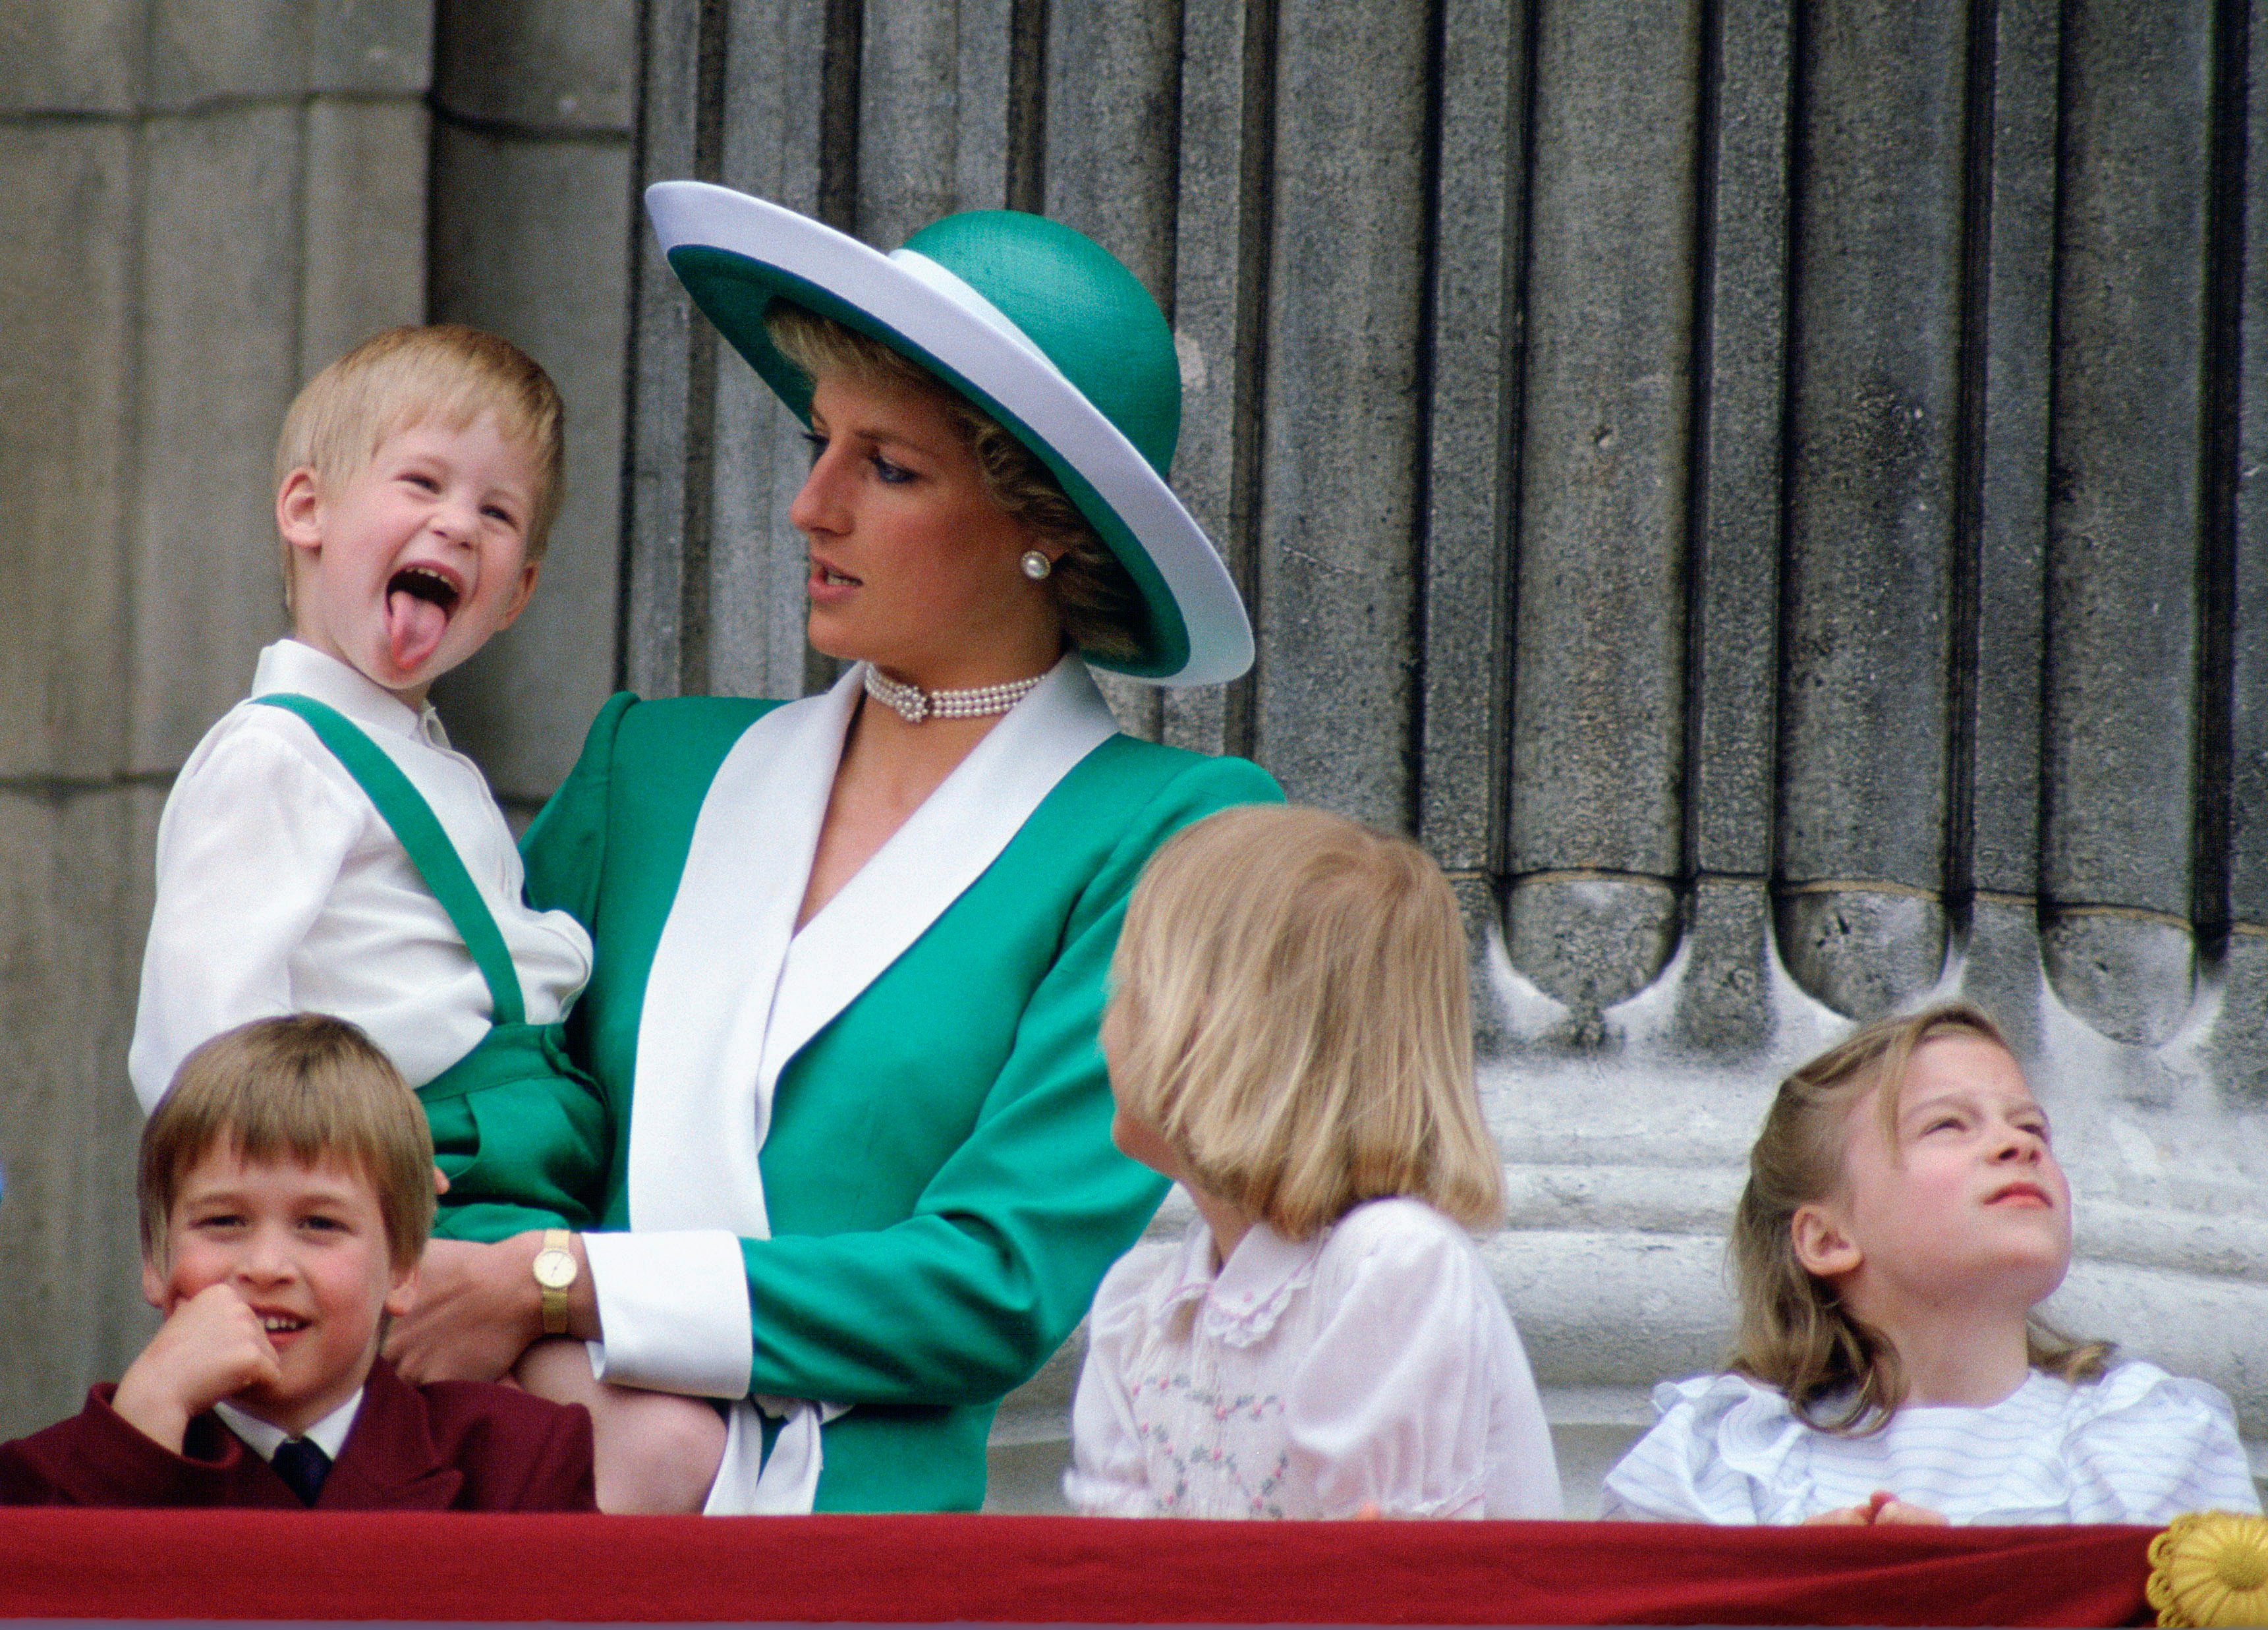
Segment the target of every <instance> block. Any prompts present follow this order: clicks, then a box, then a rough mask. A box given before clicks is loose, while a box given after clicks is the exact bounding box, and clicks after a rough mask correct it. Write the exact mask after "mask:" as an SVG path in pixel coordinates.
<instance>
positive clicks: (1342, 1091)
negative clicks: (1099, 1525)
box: [1064, 806, 1560, 1517]
mask: <svg viewBox="0 0 2268 1630" xmlns="http://www.w3.org/2000/svg"><path fill="white" fill-rule="evenodd" d="M1466 978H1467V975H1466V971H1465V941H1464V934H1463V930H1462V927H1461V926H1460V922H1459V918H1458V913H1457V906H1456V900H1455V899H1454V896H1453V895H1452V894H1451V893H1450V891H1449V886H1448V884H1447V880H1446V879H1444V878H1443V877H1442V876H1441V873H1440V870H1439V869H1438V868H1437V867H1435V866H1434V864H1433V863H1432V861H1430V860H1428V859H1427V858H1426V857H1425V854H1424V852H1423V851H1421V850H1419V849H1418V848H1416V847H1415V846H1414V845H1412V844H1410V843H1408V842H1405V841H1403V840H1401V839H1399V838H1388V837H1382V836H1381V835H1379V834H1378V833H1373V832H1370V831H1367V830H1366V829H1365V828H1363V827H1361V826H1357V825H1356V824H1355V823H1353V822H1352V821H1349V820H1345V819H1341V818H1340V817H1338V816H1336V815H1329V814H1326V813H1325V812H1323V811H1321V810H1310V809H1285V808H1280V807H1270V806H1255V807H1251V808H1245V809H1235V810H1230V811H1225V812H1223V813H1221V814H1218V815H1213V816H1210V817H1208V818H1207V819H1204V820H1202V821H1199V822H1197V824H1196V825H1194V826H1190V827H1189V828H1187V829H1186V830H1185V831H1183V832H1182V833H1180V835H1178V836H1177V837H1175V839H1174V840H1173V841H1171V842H1169V843H1168V844H1167V845H1166V846H1165V848H1162V849H1160V851H1159V853H1158V855H1157V856H1156V858H1155V859H1153V860H1152V862H1151V863H1150V867H1149V870H1147V871H1146V872H1145V874H1144V876H1143V878H1142V881H1141V883H1140V884H1139V885H1138V886H1137V888H1136V889H1135V891H1134V894H1133V898H1132V899H1131V901H1130V903H1129V905H1128V907H1127V914H1126V925H1125V929H1124V930H1123V933H1122V934H1121V935H1120V936H1119V940H1118V947H1117V951H1116V959H1115V960H1114V962H1113V964H1112V968H1111V982H1112V995H1111V1000H1110V1005H1109V1007H1108V1010H1107V1011H1106V1013H1105V1015H1104V1017H1103V1022H1102V1046H1103V1052H1104V1055H1105V1057H1106V1058H1107V1059H1108V1062H1109V1066H1110V1086H1111V1091H1112V1093H1113V1095H1114V1096H1115V1097H1116V1099H1117V1105H1118V1109H1117V1119H1116V1122H1115V1124H1114V1125H1113V1127H1112V1132H1111V1135H1112V1137H1113V1139H1114V1140H1115V1141H1116V1143H1117V1145H1118V1147H1119V1148H1120V1149H1123V1150H1124V1151H1125V1152H1126V1153H1127V1154H1129V1155H1131V1156H1133V1157H1134V1158H1135V1159H1137V1160H1139V1161H1141V1162H1142V1163H1143V1164H1145V1165H1148V1166H1151V1167H1152V1168H1154V1169H1155V1170H1157V1171H1160V1172H1163V1173H1164V1174H1165V1175H1166V1176H1167V1177H1170V1178H1175V1179H1176V1180H1177V1181H1179V1182H1180V1183H1181V1184H1182V1186H1184V1187H1185V1188H1186V1189H1188V1191H1189V1195H1190V1197H1191V1199H1193V1200H1195V1201H1196V1203H1197V1214H1198V1221H1197V1223H1195V1224H1194V1225H1193V1226H1192V1227H1191V1228H1190V1229H1189V1232H1188V1235H1187V1237H1184V1238H1182V1239H1181V1240H1179V1241H1177V1242H1175V1241H1160V1242H1156V1243H1152V1244H1146V1245H1138V1246H1136V1247H1135V1248H1134V1250H1132V1251H1131V1252H1129V1253H1128V1254H1127V1255H1126V1256H1125V1257H1123V1258H1122V1259H1120V1260H1119V1262H1118V1264H1117V1265H1116V1267H1113V1268H1112V1269H1111V1271H1110V1274H1109V1276H1108V1278H1106V1279H1105V1280H1104V1281H1102V1288H1101V1290H1099V1291H1098V1292H1097V1293H1096V1295H1095V1299H1094V1314H1093V1318H1092V1319H1091V1321H1090V1323H1089V1326H1088V1330H1089V1334H1088V1347H1087V1357H1086V1369H1085V1370H1084V1372H1083V1373H1082V1374H1081V1375H1080V1377H1079V1395H1078V1399H1077V1401H1076V1403H1075V1404H1074V1406H1073V1408H1072V1415H1071V1424H1072V1450H1073V1465H1072V1467H1071V1472H1069V1473H1068V1474H1067V1476H1066V1477H1065V1479H1064V1490H1065V1492H1066V1493H1067V1494H1069V1496H1070V1498H1071V1503H1072V1505H1073V1506H1075V1507H1076V1508H1078V1509H1080V1510H1082V1511H1086V1512H1090V1513H1100V1514H1103V1515H1108V1516H1235V1517H1243V1516H1270V1517H1274V1516H1286V1517H1298V1516H1308V1517H1317V1516H1320V1517H1352V1516H1406V1517H1426V1516H1448V1517H1477V1516H1558V1515H1559V1514H1560V1502H1559V1477H1558V1471H1557V1465H1556V1463H1555V1461H1554V1459H1553V1457H1552V1452H1551V1438H1550V1430H1549V1428H1547V1427H1546V1426H1545V1424H1544V1420H1543V1407H1542V1406H1541V1404H1540V1403H1539V1402H1538V1401H1537V1399H1536V1395H1535V1379H1534V1377H1532V1376H1531V1375H1530V1374H1529V1371H1528V1356H1527V1354H1526V1353H1525V1352H1524V1351H1523V1350H1522V1349H1521V1344H1520V1337H1519V1335H1518V1333H1516V1332H1515V1331H1514V1330H1513V1324H1512V1318H1511V1315H1510V1314H1508V1313H1507V1312H1506V1311H1505V1306H1504V1302H1503V1300H1502V1298H1501V1297H1499V1296H1498V1294H1497V1291H1496V1287H1495V1285H1494V1283H1493V1282H1492V1281H1491V1279H1490V1277H1489V1274H1488V1270H1487V1267H1486V1266H1485V1265H1484V1263H1483V1262H1482V1260H1481V1258H1480V1253H1479V1252H1478V1251H1476V1249H1475V1247H1474V1245H1473V1241H1472V1239H1471V1237H1469V1235H1468V1234H1467V1232H1466V1230H1467V1229H1470V1228H1483V1227H1488V1226H1491V1225H1493V1224H1494V1223H1496V1221H1497V1220H1498V1218H1499V1215H1500V1214H1501V1207H1502V1200H1501V1183H1502V1178H1501V1176H1500V1169H1499V1161H1498V1156H1497V1151H1496V1147H1495V1145H1494V1143H1493V1142H1491V1139H1490V1137H1489V1134H1488V1130H1487V1128H1486V1127H1485V1126H1484V1124H1483V1123H1482V1120H1481V1115H1480V1105H1479V1103H1478V1100H1477V1098H1476V1095H1475V1091H1474V1086H1473V1072H1472V1045H1471V1040H1470V1035H1471V1030H1470V1020H1469V1013H1468V997H1467V994H1466Z"/></svg>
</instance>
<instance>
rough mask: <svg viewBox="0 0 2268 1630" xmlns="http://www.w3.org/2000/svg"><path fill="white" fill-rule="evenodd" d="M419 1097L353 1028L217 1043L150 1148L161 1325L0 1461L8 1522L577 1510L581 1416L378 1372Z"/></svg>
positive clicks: (148, 1213)
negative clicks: (28, 1507) (164, 1515)
mask: <svg viewBox="0 0 2268 1630" xmlns="http://www.w3.org/2000/svg"><path fill="white" fill-rule="evenodd" d="M432 1158H433V1146H432V1142H431V1138H430V1137H429V1135H428V1134H427V1132H426V1127H425V1118H424V1116H423V1113H422V1112H421V1111H420V1110H419V1108H418V1105H417V1101H416V1098H414V1097H412V1096H411V1094H410V1092H409V1089H408V1087H407V1086H405V1085H404V1084H403V1083H402V1080H401V1076H400V1074H399V1073H398V1072H397V1071H396V1070H395V1069H394V1066H393V1065H392V1064H391V1063H390V1062H388V1061H387V1058H386V1055H385V1054H382V1053H380V1052H379V1050H378V1049H377V1048H376V1047H374V1046H372V1045H371V1043H370V1041H369V1039H367V1038H365V1036H364V1035H363V1034H362V1033H361V1032H359V1031H357V1030H356V1029H355V1028H354V1026H352V1025H350V1024H344V1023H342V1021H340V1020H337V1019H333V1018H325V1017H320V1016H319V1015H313V1014H306V1015H300V1016H298V1017H291V1018H281V1019H262V1020H259V1021H256V1022H254V1023H253V1024H247V1025H245V1026H242V1027H241V1028H239V1029H236V1030H232V1031H230V1032H227V1033H225V1034H224V1035H222V1036H219V1037H217V1038H215V1039H213V1040H211V1041H209V1042H207V1043H206V1044H205V1045H204V1046H202V1047H200V1048H198V1049H197V1050H196V1052H195V1053H194V1054H191V1055H190V1056H189V1058H188V1061H187V1062H186V1063H185V1064H184V1065H183V1066H182V1068H181V1071H180V1077H179V1079H178V1080H177V1081H176V1082H175V1083H173V1090H171V1091H170V1092H169V1093H168V1094H167V1095H166V1098H165V1100H164V1102H163V1103H161V1104H160V1105H158V1109H157V1112H156V1113H155V1114H153V1115H152V1116H151V1119H150V1122H149V1124H148V1125H147V1126H146V1127H144V1129H143V1134H142V1155H141V1170H140V1177H139V1181H138V1183H137V1190H138V1193H139V1198H140V1200H141V1209H142V1290H143V1295H144V1296H146V1297H147V1298H148V1299H149V1301H150V1303H151V1306H153V1307H156V1308H157V1309H158V1310H159V1311H161V1312H163V1313H164V1314H165V1315H166V1322H165V1325H163V1327H162V1328H160V1329H159V1330H158V1333H157V1335H156V1336H155V1337H154V1338H152V1339H151V1342H150V1344H149V1346H148V1347H144V1349H143V1351H142V1355H141V1356H140V1357H138V1358H136V1360H135V1361H134V1362H133V1363H132V1364H131V1365H130V1366H129V1368H128V1369H127V1371H126V1375H125V1377H124V1378H123V1379H122V1380H121V1381H120V1382H119V1384H117V1385H116V1386H115V1387H108V1386H98V1387H96V1388H95V1389H94V1390H93V1391H92V1393H91V1394H90V1395H89V1397H88V1399H87V1404H86V1407H85V1409H84V1410H82V1411H81V1412H80V1413H78V1414H77V1415H76V1416H74V1417H72V1418H71V1419H70V1420H68V1421H63V1422H61V1423H59V1424H57V1425H55V1426H53V1427H50V1428H48V1429H47V1430H46V1431H44V1432H41V1433H39V1434H37V1435H34V1436H32V1437H29V1438H25V1439H23V1440H21V1441H19V1442H17V1443H9V1444H4V1445H0V1503H8V1504H65V1505H123V1506H164V1505H243V1506H281V1507H287V1508H288V1507H291V1506H293V1505H306V1506H313V1505H321V1506H323V1507H325V1508H327V1509H422V1510H440V1509H458V1510H522V1511H533V1510H589V1509H592V1506H593V1485H592V1472H591V1428H590V1421H589V1419H588V1417H587V1416H586V1415H585V1413H584V1412H583V1411H582V1410H581V1409H578V1408H574V1407H571V1406H559V1405H556V1404H549V1403H546V1402H543V1401H542V1400H541V1399H536V1398H534V1397H532V1396H530V1395H528V1394H527V1393H525V1392H521V1391H516V1390H513V1389H511V1388H507V1387H498V1386H490V1385H486V1384H479V1383H472V1382H442V1383H437V1384H433V1385H431V1386H426V1387H412V1386H409V1384H406V1383H404V1382H403V1381H402V1380H401V1378H400V1377H397V1376H395V1375H394V1372H393V1370H392V1369H389V1368H388V1367H387V1364H386V1362H385V1361H384V1360H383V1359H381V1358H379V1355H378V1347H379V1339H380V1337H381V1335H382V1334H383V1333H384V1329H385V1323H386V1318H387V1315H388V1314H391V1313H399V1312H401V1311H405V1310H406V1309H407V1308H408V1306H409V1302H410V1299H411V1298H412V1297H413V1296H414V1295H415V1294H416V1282H417V1263H418V1259H419V1256H420V1254H421V1253H422V1252H423V1250H424V1247H425V1239H426V1233H427V1230H428V1229H429V1228H430V1226H431V1222H432V1217H433V1189H432V1165H431V1162H432Z"/></svg>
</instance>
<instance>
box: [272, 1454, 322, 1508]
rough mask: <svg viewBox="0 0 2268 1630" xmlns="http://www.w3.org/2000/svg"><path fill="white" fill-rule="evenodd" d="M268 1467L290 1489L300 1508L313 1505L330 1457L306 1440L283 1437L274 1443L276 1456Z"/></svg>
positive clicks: (320, 1490) (319, 1490) (319, 1491)
mask: <svg viewBox="0 0 2268 1630" xmlns="http://www.w3.org/2000/svg"><path fill="white" fill-rule="evenodd" d="M268 1464H269V1465H272V1466H274V1467H275V1468H276V1476H278V1477H280V1478H282V1479H284V1482H286V1483H287V1484H289V1485H290V1486H291V1492H292V1493H293V1494H297V1495H298V1496H299V1503H300V1504H301V1505H303V1506H311V1505H313V1504H314V1503H315V1496H316V1495H318V1494H321V1493H322V1492H323V1479H324V1478H326V1477H328V1476H329V1475H330V1470H331V1457H329V1456H328V1455H327V1454H325V1453H324V1452H323V1446H322V1445H321V1444H320V1443H315V1442H314V1441H313V1439H310V1438H305V1437H292V1438H286V1439H285V1440H284V1442H282V1443H278V1444H276V1455H275V1457H274V1458H273V1459H271V1460H270V1461H269V1463H268Z"/></svg>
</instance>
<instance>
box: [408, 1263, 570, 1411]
mask: <svg viewBox="0 0 2268 1630" xmlns="http://www.w3.org/2000/svg"><path fill="white" fill-rule="evenodd" d="M542 1242H543V1236H542V1235H541V1234H518V1235H515V1236H513V1237H512V1238H510V1239H507V1240H504V1241H503V1242H501V1243H500V1244H497V1245H472V1244H470V1243H468V1242H467V1241H465V1240H460V1239H437V1240H434V1241H432V1242H431V1244H429V1245H427V1246H426V1247H425V1260H424V1264H423V1267H421V1268H420V1269H419V1271H418V1276H417V1287H418V1288H417V1301H416V1305H415V1306H413V1307H412V1308H411V1309H410V1310H409V1312H408V1313H406V1314H404V1315H402V1316H401V1318H397V1319H395V1320H394V1328H393V1330H392V1331H391V1332H390V1333H388V1334H387V1339H386V1356H387V1359H388V1360H389V1361H391V1362H392V1363H393V1364H394V1368H395V1369H399V1370H400V1371H401V1375H402V1377H403V1379H405V1380H407V1381H409V1382H411V1383H412V1384H423V1383H424V1382H428V1381H494V1380H496V1379H497V1377H500V1376H502V1375H503V1374H504V1372H505V1371H506V1370H508V1369H511V1368H512V1365H513V1364H514V1363H516V1362H518V1361H519V1355H520V1354H521V1353H522V1352H524V1351H526V1350H527V1345H528V1343H529V1342H531V1341H534V1340H535V1339H536V1338H537V1337H538V1336H540V1335H541V1334H542V1333H543V1305H542V1300H541V1293H540V1292H539V1291H538V1290H537V1289H536V1285H535V1270H534V1262H535V1252H536V1251H537V1250H538V1249H539V1248H540V1247H541V1245H542Z"/></svg>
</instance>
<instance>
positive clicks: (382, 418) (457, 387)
mask: <svg viewBox="0 0 2268 1630" xmlns="http://www.w3.org/2000/svg"><path fill="white" fill-rule="evenodd" d="M483 414H494V415H496V421H497V431H498V433H499V434H501V435H502V436H503V437H504V440H506V441H508V442H512V443H516V444H519V445H521V446H523V447H526V448H527V449H528V451H529V452H532V453H533V454H534V460H535V491H534V494H533V495H532V498H533V501H534V510H533V511H532V512H531V513H530V514H529V516H528V518H527V558H528V559H529V560H531V561H540V560H541V559H542V558H543V551H544V549H545V547H547V546H548V545H549V542H550V539H551V523H552V522H553V520H555V519H556V518H557V516H558V514H559V500H560V497H561V496H562V494H563V490H564V475H563V470H564V465H565V459H566V448H565V433H564V429H563V426H564V422H565V416H566V410H565V408H564V407H563V405H562V403H561V401H560V400H559V388H558V386H556V385H554V384H552V382H551V376H550V375H549V374H548V373H546V372H544V371H543V368H542V366H541V364H540V363H537V362H536V360H535V359H534V357H532V356H528V354H527V352H525V351H523V350H521V349H519V347H518V346H516V345H514V344H513V343H512V341H509V340H505V339H502V338H499V337H498V336H497V335H496V334H487V333H483V332H482V330H480V329H478V328H468V327H464V326H462V325H461V324H458V323H433V324H430V325H427V326H425V327H401V328H387V329H384V330H382V331H380V332H379V333H377V334H372V335H371V336H370V338H369V339H367V340H365V341H363V342H362V343H361V344H360V345H357V346H356V347H355V348H354V349H352V350H350V351H349V352H348V353H347V354H346V355H345V356H342V357H340V358H339V359H338V360H337V361H336V362H335V363H332V364H331V365H330V366H329V367H328V368H326V369H324V370H323V371H322V372H320V373H319V374H317V375H316V376H315V377H314V378H312V379H310V380H308V381H307V383H306V385H304V386H303V387H301V389H300V392H299V394H298V397H297V398H296V399H295V400H293V401H292V403H291V411H290V412H289V413H286V414H285V415H284V430H283V434H282V435H280V436H278V437H276V487H277V488H279V489H280V488H282V487H283V485H284V481H285V479H286V478H287V477H289V476H290V475H291V472H292V471H294V470H299V469H306V470H313V472H314V473H315V482H316V485H317V486H318V487H320V488H322V489H323V490H324V491H326V492H335V491H337V490H338V489H339V488H340V487H341V486H342V485H343V484H344V483H346V482H348V481H352V480H353V479H354V478H355V477H356V476H357V475H358V474H361V473H362V472H363V470H364V469H365V467H366V466H368V465H369V463H370V461H371V459H373V458H375V457H376V456H377V454H378V450H379V447H380V446H381V445H382V444H384V443H385V441H386V438H387V437H389V436H394V435H397V434H399V433H400V432H401V431H403V430H409V429H411V428H412V427H414V426H416V425H418V424H422V423H423V422H425V421H426V420H428V419H438V420H439V421H440V422H442V423H444V424H446V425H449V426H451V427H453V428H461V427H462V426H465V425H468V424H471V423H473V422H475V420H477V419H479V418H480V417H481V416H482V415H483ZM290 600H291V545H289V544H285V545H284V601H285V604H286V605H287V606H288V605H289V604H290Z"/></svg>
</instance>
